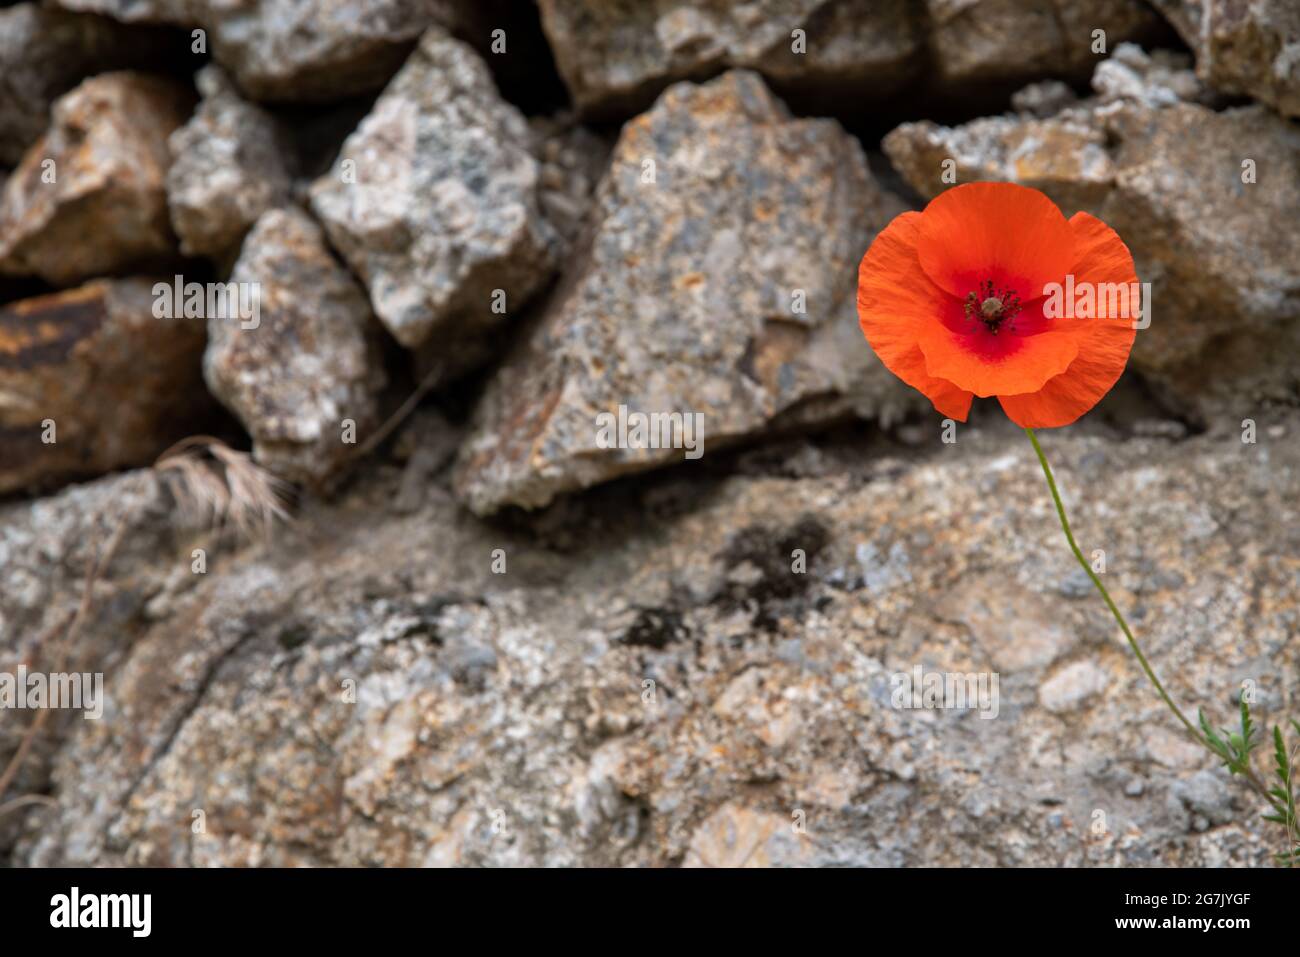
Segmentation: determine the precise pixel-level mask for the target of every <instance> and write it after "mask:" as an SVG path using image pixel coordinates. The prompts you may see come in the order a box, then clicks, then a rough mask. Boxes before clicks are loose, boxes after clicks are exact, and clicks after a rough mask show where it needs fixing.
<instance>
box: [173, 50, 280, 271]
mask: <svg viewBox="0 0 1300 957" xmlns="http://www.w3.org/2000/svg"><path fill="white" fill-rule="evenodd" d="M196 85H197V86H198V88H199V92H200V94H201V95H202V97H203V99H202V102H200V104H199V107H198V109H197V110H196V111H195V113H194V116H193V117H192V118H191V119H190V121H189V122H188V123H186V124H185V125H184V126H182V127H181V128H180V129H178V130H176V132H174V133H172V135H171V138H170V140H169V146H170V149H171V153H172V157H173V161H172V165H171V168H170V169H169V170H168V173H167V206H168V209H169V211H170V215H171V223H172V227H173V228H174V229H175V230H176V235H177V236H179V237H180V241H181V252H183V253H185V254H186V255H188V256H209V257H212V258H214V259H216V260H218V261H221V260H222V259H224V258H225V257H226V256H227V255H229V254H230V253H231V252H232V251H234V250H237V249H238V247H239V243H240V241H241V240H242V239H243V238H244V234H245V233H247V232H248V230H249V229H250V228H251V227H252V225H253V223H255V222H257V219H258V217H259V216H261V215H262V213H264V212H266V211H267V210H268V209H271V208H273V207H276V206H280V205H283V204H284V203H285V202H286V201H287V200H288V197H289V193H290V187H291V184H292V180H291V176H292V173H293V171H294V161H293V151H292V145H291V143H290V142H289V140H288V137H287V136H286V135H285V133H284V131H283V130H282V129H281V127H280V125H279V123H278V122H277V121H276V120H275V119H274V118H273V117H272V116H271V115H270V114H268V113H267V112H266V111H265V110H263V109H261V108H260V107H258V106H256V105H254V104H252V103H248V102H246V101H245V100H244V99H242V98H241V97H240V95H239V92H238V91H237V90H236V89H235V88H234V86H233V85H232V84H231V82H230V80H229V78H228V77H227V76H226V74H225V73H224V72H223V71H222V70H221V69H220V68H219V67H215V66H207V67H204V69H203V70H201V71H200V72H199V74H198V76H197V77H196Z"/></svg>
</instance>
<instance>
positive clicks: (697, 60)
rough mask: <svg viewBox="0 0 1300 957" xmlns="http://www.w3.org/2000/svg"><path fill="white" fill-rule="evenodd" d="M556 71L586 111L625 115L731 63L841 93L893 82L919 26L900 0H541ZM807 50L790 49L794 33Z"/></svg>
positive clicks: (904, 74) (903, 76)
mask: <svg viewBox="0 0 1300 957" xmlns="http://www.w3.org/2000/svg"><path fill="white" fill-rule="evenodd" d="M540 6H541V11H542V25H543V27H544V28H545V30H546V34H547V37H548V39H549V40H550V42H551V46H552V48H553V49H554V51H555V57H556V61H557V65H558V66H559V69H560V72H561V74H562V75H563V77H564V80H565V82H566V84H567V85H568V87H569V90H570V92H571V93H572V95H573V99H574V102H575V103H576V105H577V106H578V107H579V108H580V109H582V110H583V111H584V112H586V113H588V114H594V115H597V116H600V115H605V116H609V115H619V116H627V115H630V114H631V113H634V112H636V111H637V110H639V109H642V108H644V107H646V106H648V105H649V104H650V102H651V101H653V100H654V98H655V96H657V95H658V94H659V92H660V91H662V90H663V89H664V88H665V87H667V86H668V85H669V84H671V83H673V82H675V81H677V80H683V79H690V78H703V77H707V76H708V75H710V74H712V73H718V72H721V71H722V70H725V69H727V68H729V67H746V68H750V69H755V70H760V71H762V72H763V73H764V75H765V76H767V77H768V78H769V79H770V80H774V81H777V82H782V81H784V82H785V84H786V85H789V86H793V87H796V88H799V87H803V88H811V89H814V90H815V89H818V88H821V89H827V88H831V87H834V88H835V89H836V90H837V91H839V93H840V95H852V94H854V93H858V92H863V91H866V90H870V91H871V92H873V93H874V94H875V95H876V96H881V95H885V94H887V93H889V92H890V91H891V90H893V89H897V88H898V87H899V86H901V85H902V84H903V83H904V82H906V81H907V80H908V79H909V78H911V76H912V74H913V73H914V72H915V69H916V67H917V66H918V56H919V54H921V53H922V50H923V43H924V34H923V30H922V27H921V23H920V20H921V17H920V11H919V9H918V8H917V7H916V6H915V5H914V4H911V3H909V2H907V0H884V2H877V0H847V2H845V0H829V2H828V0H795V2H793V3H791V2H788V0H760V2H746V3H740V2H736V0H707V2H704V3H699V2H692V3H687V2H683V0H649V2H641V0H617V2H609V0H541V4H540ZM796 29H802V30H803V31H804V34H805V37H804V39H805V40H806V50H805V52H803V53H796V52H794V50H793V49H792V45H793V44H794V43H795V42H796V38H795V37H794V36H792V31H794V30H796Z"/></svg>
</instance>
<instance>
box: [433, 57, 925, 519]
mask: <svg viewBox="0 0 1300 957" xmlns="http://www.w3.org/2000/svg"><path fill="white" fill-rule="evenodd" d="M895 211H897V203H896V201H895V200H893V199H892V197H891V196H889V195H888V194H886V193H885V192H884V191H883V190H881V189H880V188H879V187H878V186H877V185H876V183H875V181H874V179H873V178H872V176H871V173H870V172H869V171H868V169H867V164H866V159H865V157H864V155H863V153H862V150H861V148H860V147H859V146H858V144H857V143H856V142H855V141H853V140H852V139H851V138H850V137H848V136H847V135H846V134H845V133H844V131H843V130H842V129H841V128H840V127H839V125H838V124H837V123H835V122H834V121H830V120H799V119H794V118H792V117H791V116H790V115H789V113H788V112H787V111H786V109H785V107H784V106H783V105H782V104H781V103H780V101H778V100H777V99H776V98H775V97H773V96H772V94H771V93H770V92H769V91H768V90H767V87H766V86H765V85H764V83H763V81H762V80H761V79H760V78H759V77H758V76H757V75H755V74H753V73H749V72H745V71H734V72H732V73H728V74H726V75H724V76H723V77H721V78H719V79H717V80H714V81H711V82H709V83H707V84H704V85H700V86H697V85H695V84H691V83H683V84H679V85H677V86H674V87H673V88H671V89H670V90H669V91H668V92H666V93H665V94H664V95H663V96H662V97H661V98H660V100H659V101H658V103H656V105H655V106H654V108H653V109H651V110H650V111H649V112H647V113H645V114H643V115H642V116H640V117H638V118H637V119H636V120H634V121H632V122H630V123H628V124H627V125H626V126H625V127H624V129H623V132H622V135H621V136H620V138H619V141H618V144H617V145H616V146H615V148H614V154H613V156H612V158H611V165H610V169H609V171H608V172H607V174H606V176H605V179H604V180H603V181H602V183H601V186H600V188H599V190H598V194H597V198H596V208H595V209H594V210H593V213H592V223H591V225H590V233H589V235H588V237H587V239H586V241H585V242H584V244H583V246H582V247H580V248H579V249H578V250H577V252H576V253H575V256H574V261H573V262H572V264H571V266H570V267H569V270H568V272H567V273H566V275H565V278H564V281H563V283H562V284H561V286H560V287H559V288H557V289H556V291H555V292H554V294H553V296H552V298H551V300H550V301H549V303H548V304H547V305H546V307H545V309H544V311H543V314H542V316H541V317H540V319H539V321H538V323H537V324H536V325H535V327H534V328H532V329H531V330H530V335H529V338H528V339H527V341H526V342H524V343H523V345H522V346H521V347H520V348H518V349H516V350H515V351H514V352H513V353H512V355H511V357H510V358H509V359H508V360H507V362H506V363H505V365H504V366H503V367H502V368H501V369H500V370H498V372H497V373H496V375H495V376H494V378H493V380H492V382H491V383H490V384H489V386H488V388H487V390H486V392H485V394H484V397H483V399H482V401H481V403H480V406H479V408H478V410H477V412H476V415H475V421H474V426H473V428H472V429H471V433H470V436H469V438H468V439H467V441H466V444H465V446H464V447H463V449H462V453H461V460H460V463H459V466H458V480H457V489H458V492H459V494H460V495H461V497H462V499H463V500H464V501H465V502H466V504H467V505H469V507H470V508H471V509H473V510H474V511H476V512H479V513H489V512H493V511H495V510H497V509H499V508H500V507H502V506H504V505H520V506H524V507H530V508H531V507H536V506H539V505H544V504H546V503H547V502H549V501H550V500H551V499H552V498H553V497H554V496H555V495H556V494H558V493H560V492H566V491H571V490H574V489H578V488H583V487H586V486H590V485H592V484H595V483H597V482H603V481H607V480H609V479H611V478H615V477H617V476H619V475H625V474H628V473H631V472H636V471H643V470H645V469H648V468H654V467H657V466H662V465H666V464H668V463H671V462H680V461H682V460H683V458H684V455H689V456H690V457H692V458H698V454H703V453H704V452H706V451H707V449H708V448H710V447H717V446H720V445H723V444H726V443H728V442H735V441H738V440H740V439H743V438H745V437H747V436H753V435H756V434H759V433H762V432H763V431H765V430H767V429H770V428H776V427H780V426H782V425H787V426H788V425H797V424H808V423H810V422H815V421H819V420H821V421H824V420H826V419H828V418H830V417H834V416H836V415H842V414H843V413H844V411H845V405H846V404H848V403H849V402H850V401H860V402H861V403H864V404H873V403H874V404H876V405H877V406H879V405H882V404H884V403H887V402H888V401H890V397H891V396H895V395H897V394H898V393H896V392H895V391H894V390H893V381H892V376H889V375H888V374H887V373H885V372H884V371H883V368H882V367H880V366H879V364H878V363H875V361H874V360H873V359H872V357H871V356H870V353H869V350H866V349H863V348H862V345H861V333H860V332H859V331H858V328H857V322H856V319H855V318H854V305H853V302H854V290H853V286H854V276H855V272H854V267H855V264H856V263H857V261H858V259H859V257H860V256H861V254H862V250H863V249H865V248H866V244H867V243H868V242H869V241H870V239H871V237H872V235H873V234H874V232H875V230H877V229H879V228H880V227H882V226H883V225H884V224H885V223H886V222H887V221H888V219H889V218H890V215H891V214H892V213H893V212H895ZM900 401H901V400H900ZM620 407H624V408H625V410H626V411H628V412H630V413H634V414H636V415H649V414H653V413H660V414H663V415H677V416H678V417H679V419H678V422H677V425H678V429H677V431H676V432H675V433H674V435H672V436H665V435H662V434H657V435H656V436H643V437H642V438H643V440H644V441H640V442H635V441H633V438H634V437H633V436H632V433H631V432H630V431H629V435H628V437H627V441H623V440H622V439H623V437H622V435H621V431H622V426H621V425H620V426H618V429H619V432H620V434H619V435H613V434H612V433H611V434H609V435H606V436H605V438H604V439H602V437H601V434H600V432H601V423H600V420H599V419H598V417H599V416H601V414H602V413H608V414H609V415H610V416H615V417H618V416H619V415H620V413H619V410H620ZM875 411H880V409H879V408H878V407H877V408H876V409H875ZM621 421H622V419H620V422H621ZM628 421H629V422H630V421H631V420H630V419H629V420H628ZM661 421H666V420H661ZM692 423H696V424H698V426H699V428H700V433H699V435H698V436H697V438H696V440H695V441H696V442H697V443H698V442H700V441H702V442H703V443H704V444H703V445H699V446H698V448H696V449H686V450H685V452H684V451H683V444H682V443H686V442H689V441H691V438H690V436H689V435H687V434H686V431H685V430H686V429H687V427H689V426H691V424H692ZM674 445H676V447H673V446H674ZM611 446H615V447H611ZM697 453H698V454H697Z"/></svg>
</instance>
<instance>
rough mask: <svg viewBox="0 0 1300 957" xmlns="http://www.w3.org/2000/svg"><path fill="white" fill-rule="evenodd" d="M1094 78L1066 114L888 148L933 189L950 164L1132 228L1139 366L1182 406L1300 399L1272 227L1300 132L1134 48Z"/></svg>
mask: <svg viewBox="0 0 1300 957" xmlns="http://www.w3.org/2000/svg"><path fill="white" fill-rule="evenodd" d="M1093 84H1094V87H1095V88H1096V89H1097V90H1098V95H1097V96H1096V97H1094V98H1091V99H1089V100H1085V101H1081V102H1080V103H1079V104H1077V105H1075V106H1071V107H1067V108H1065V109H1064V110H1062V111H1061V112H1060V113H1058V114H1056V115H1054V116H1050V117H1047V118H1036V117H1030V116H1023V115H1008V116H1002V117H990V118H984V119H979V120H974V121H972V122H971V123H968V124H966V125H965V126H962V127H958V128H955V129H949V128H945V127H940V126H937V125H935V124H933V123H930V122H921V123H907V124H904V125H902V126H900V127H898V128H897V129H895V130H894V131H892V132H891V133H890V134H889V135H888V136H886V137H885V141H884V149H885V152H886V153H887V154H888V155H889V157H890V158H891V159H892V160H893V162H894V163H895V165H896V166H897V167H898V168H899V170H900V171H901V172H902V174H903V175H904V177H905V178H906V179H907V181H908V183H909V184H911V185H912V186H913V187H914V188H915V189H917V190H918V191H919V192H921V193H922V195H924V196H927V197H930V196H933V195H935V194H936V193H937V192H938V191H939V190H940V189H942V188H944V186H945V184H944V183H943V182H942V180H941V173H942V171H943V166H942V164H943V162H944V160H945V159H952V160H954V161H955V164H956V165H955V171H956V180H957V182H965V181H969V180H979V179H1006V180H1012V181H1016V182H1022V183H1025V184H1026V185H1029V186H1034V187H1036V188H1038V189H1041V190H1043V191H1044V192H1046V193H1047V194H1048V195H1049V196H1051V197H1052V199H1053V200H1055V201H1056V202H1057V203H1058V205H1060V206H1061V208H1062V209H1063V210H1064V211H1065V212H1066V213H1067V215H1068V214H1071V213H1073V212H1074V211H1075V210H1078V209H1086V210H1088V211H1090V212H1092V213H1094V214H1095V215H1098V216H1100V217H1101V218H1102V219H1103V220H1104V221H1105V222H1107V223H1109V224H1110V225H1111V226H1112V227H1114V228H1115V229H1116V230H1118V232H1119V234H1120V236H1122V237H1123V238H1124V240H1125V242H1126V243H1127V244H1128V246H1129V248H1130V249H1131V250H1132V252H1133V255H1134V259H1135V261H1136V264H1137V270H1138V276H1139V278H1140V279H1142V280H1144V281H1146V282H1150V283H1151V284H1152V285H1151V297H1150V302H1151V306H1152V311H1151V326H1150V328H1148V329H1145V330H1143V331H1141V332H1139V334H1138V337H1137V341H1136V344H1135V346H1134V350H1133V357H1132V360H1131V367H1132V368H1134V369H1136V370H1137V371H1138V372H1140V373H1141V374H1142V375H1143V377H1144V378H1146V379H1147V381H1148V382H1149V383H1150V384H1152V385H1153V386H1154V387H1155V388H1156V389H1157V390H1158V391H1159V392H1160V393H1161V395H1162V396H1163V397H1164V398H1165V399H1166V401H1168V402H1170V403H1171V404H1172V407H1174V408H1177V409H1179V410H1180V411H1181V412H1183V413H1185V414H1188V415H1190V416H1192V417H1193V418H1200V419H1203V420H1204V419H1207V418H1209V417H1217V418H1218V420H1219V421H1220V422H1223V423H1228V422H1232V423H1236V422H1239V421H1240V418H1241V416H1240V415H1239V414H1238V413H1242V414H1248V415H1249V414H1252V412H1253V411H1258V409H1259V408H1260V406H1261V404H1265V405H1267V404H1270V403H1278V402H1282V403H1285V402H1289V401H1293V396H1294V389H1293V386H1292V384H1291V383H1292V381H1293V373H1292V371H1291V370H1290V368H1289V360H1287V359H1286V358H1284V357H1285V356H1287V355H1290V354H1291V351H1290V349H1289V346H1288V345H1287V344H1288V343H1296V342H1300V290H1298V289H1297V287H1296V284H1295V281H1294V278H1293V275H1292V274H1293V273H1294V268H1293V260H1294V255H1293V253H1292V250H1291V249H1290V245H1289V242H1288V237H1287V236H1285V235H1283V234H1281V233H1279V232H1278V231H1277V230H1275V229H1272V228H1271V227H1270V225H1269V224H1270V223H1276V222H1284V221H1290V220H1292V219H1295V218H1296V217H1297V216H1298V215H1300V185H1297V184H1300V136H1298V135H1297V133H1296V132H1295V130H1293V129H1291V128H1290V127H1289V126H1288V125H1287V124H1286V123H1285V122H1284V121H1282V120H1280V119H1279V118H1278V117H1277V116H1276V115H1275V114H1273V113H1271V112H1270V111H1269V110H1267V109H1265V108H1263V107H1260V106H1247V107H1235V108H1227V109H1212V108H1210V107H1209V106H1207V105H1203V104H1204V103H1207V102H1213V97H1211V96H1210V95H1209V94H1208V93H1207V92H1206V91H1205V90H1204V89H1203V88H1202V87H1201V86H1200V85H1199V84H1197V83H1196V82H1195V80H1194V78H1193V77H1192V76H1191V74H1190V72H1189V71H1187V70H1186V69H1181V68H1180V65H1179V61H1178V60H1177V59H1176V58H1173V57H1170V56H1167V55H1155V56H1150V57H1148V56H1147V55H1146V54H1143V53H1142V52H1141V51H1140V50H1138V49H1137V48H1136V47H1132V46H1125V47H1122V48H1120V49H1119V50H1117V51H1116V53H1115V56H1114V57H1113V58H1112V59H1111V60H1108V61H1106V62H1105V63H1103V64H1102V65H1101V66H1099V67H1098V69H1097V72H1096V75H1095V76H1094V79H1093ZM1210 223H1212V224H1214V226H1213V228H1210V227H1209V226H1207V224H1210ZM1247 330H1250V331H1249V332H1247ZM1259 341H1270V342H1271V343H1272V347H1271V348H1270V350H1268V354H1267V355H1265V354H1263V353H1261V352H1260V351H1259V350H1258V349H1257V348H1254V347H1253V346H1252V345H1250V344H1251V343H1258V342H1259ZM1211 369H1212V370H1213V373H1212V374H1211V372H1210V370H1211ZM1289 397H1291V398H1289ZM1234 428H1235V424H1234Z"/></svg>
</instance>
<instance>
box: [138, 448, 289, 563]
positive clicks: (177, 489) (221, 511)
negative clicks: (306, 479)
mask: <svg viewBox="0 0 1300 957" xmlns="http://www.w3.org/2000/svg"><path fill="white" fill-rule="evenodd" d="M154 470H155V471H156V472H157V473H158V474H159V475H160V476H162V478H163V480H164V481H165V482H166V483H167V486H168V488H169V489H170V490H171V492H172V496H173V497H174V498H175V499H176V505H177V508H178V509H179V510H180V512H181V515H182V518H183V520H184V521H185V522H186V523H187V524H190V525H192V526H196V527H211V528H214V529H216V530H217V531H222V530H224V529H226V528H233V530H234V531H235V533H236V534H237V535H239V536H241V537H244V538H254V537H258V536H260V537H263V538H269V537H270V536H271V533H272V531H273V530H274V527H275V522H276V520H277V519H278V520H280V521H285V522H287V521H288V520H289V513H288V511H286V509H285V504H286V502H287V501H288V499H289V495H290V492H291V490H292V486H290V485H289V483H287V482H285V481H283V480H282V479H279V478H276V477H275V476H274V475H272V474H271V473H270V472H268V471H267V470H266V469H264V468H262V467H261V466H260V465H258V464H257V463H256V462H254V461H253V459H252V458H251V457H250V456H249V455H248V453H246V452H238V451H236V450H234V449H232V448H231V447H230V446H228V445H226V444H225V443H224V442H222V441H221V440H220V439H214V438H212V437H211V436H207V435H195V436H191V437H189V438H187V439H182V440H181V441H180V442H177V443H176V444H175V445H173V446H172V447H171V448H170V449H168V450H167V451H166V452H164V453H163V454H162V455H161V456H159V457H158V461H157V462H156V463H155V464H154Z"/></svg>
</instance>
